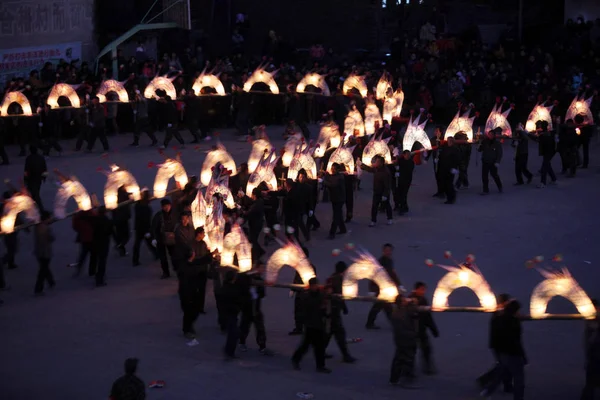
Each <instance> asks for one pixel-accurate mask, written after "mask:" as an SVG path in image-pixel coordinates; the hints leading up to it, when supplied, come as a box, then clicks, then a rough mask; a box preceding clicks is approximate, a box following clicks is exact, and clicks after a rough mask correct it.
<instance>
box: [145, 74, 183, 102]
mask: <svg viewBox="0 0 600 400" xmlns="http://www.w3.org/2000/svg"><path fill="white" fill-rule="evenodd" d="M157 90H163V91H164V92H165V93H167V96H169V97H170V98H171V100H175V99H176V98H177V90H175V86H174V85H173V81H172V79H171V78H167V77H165V76H157V77H156V78H154V79H152V81H150V83H149V84H148V86H146V89H145V90H144V97H145V98H147V99H152V98H158V96H157V95H156V91H157Z"/></svg>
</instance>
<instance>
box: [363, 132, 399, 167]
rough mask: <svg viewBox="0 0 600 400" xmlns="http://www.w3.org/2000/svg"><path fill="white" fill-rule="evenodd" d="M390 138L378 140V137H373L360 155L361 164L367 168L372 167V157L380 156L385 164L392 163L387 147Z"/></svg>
mask: <svg viewBox="0 0 600 400" xmlns="http://www.w3.org/2000/svg"><path fill="white" fill-rule="evenodd" d="M390 139H391V138H387V139H378V135H373V137H372V138H371V140H369V143H367V145H366V146H365V148H364V149H363V153H362V163H363V164H365V165H366V166H367V167H371V166H372V165H373V163H372V162H373V157H375V156H381V157H383V159H384V160H385V163H386V164H391V163H392V153H390V148H389V147H388V142H389V141H390Z"/></svg>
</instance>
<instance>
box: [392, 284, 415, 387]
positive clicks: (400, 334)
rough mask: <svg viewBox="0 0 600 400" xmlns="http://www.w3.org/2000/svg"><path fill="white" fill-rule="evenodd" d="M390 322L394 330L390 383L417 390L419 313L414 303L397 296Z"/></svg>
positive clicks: (400, 295)
mask: <svg viewBox="0 0 600 400" xmlns="http://www.w3.org/2000/svg"><path fill="white" fill-rule="evenodd" d="M392 308H393V310H392V311H391V314H390V321H391V323H392V328H393V330H394V344H395V348H396V349H395V352H394V358H393V360H392V367H391V371H390V383H391V384H392V385H397V384H400V385H401V387H403V388H406V389H417V388H419V386H418V385H417V384H416V382H415V380H416V377H415V356H416V354H417V342H418V330H417V326H418V319H419V313H418V310H417V307H416V305H415V303H414V302H413V301H412V300H410V299H407V298H406V297H404V296H403V295H402V294H399V295H398V297H396V301H395V303H394V304H393V305H392Z"/></svg>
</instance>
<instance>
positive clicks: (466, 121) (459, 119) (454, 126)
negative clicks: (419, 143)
mask: <svg viewBox="0 0 600 400" xmlns="http://www.w3.org/2000/svg"><path fill="white" fill-rule="evenodd" d="M470 114H471V107H469V108H468V109H467V111H465V112H464V113H463V114H462V115H461V113H460V110H458V112H457V113H456V115H455V116H454V119H453V120H452V121H451V122H450V125H448V128H447V129H446V133H445V134H444V140H448V138H449V137H454V135H456V134H457V133H458V132H464V133H465V135H467V138H468V140H469V142H472V141H473V121H475V116H473V117H470V116H469V115H470ZM409 150H410V149H409Z"/></svg>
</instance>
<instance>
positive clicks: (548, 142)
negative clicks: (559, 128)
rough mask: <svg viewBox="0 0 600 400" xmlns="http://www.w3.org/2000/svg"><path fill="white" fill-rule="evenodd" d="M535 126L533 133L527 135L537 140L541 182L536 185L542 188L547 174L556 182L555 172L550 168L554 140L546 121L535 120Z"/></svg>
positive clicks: (554, 149) (553, 152) (553, 182)
mask: <svg viewBox="0 0 600 400" xmlns="http://www.w3.org/2000/svg"><path fill="white" fill-rule="evenodd" d="M535 128H536V132H535V134H529V137H530V138H531V139H532V140H535V141H536V142H538V150H539V154H540V155H541V156H542V168H541V171H540V175H541V178H540V179H541V182H540V184H539V185H538V188H540V189H542V188H545V187H546V177H547V176H548V175H550V180H551V183H552V184H555V183H556V174H554V170H553V169H552V158H553V157H554V155H555V154H556V142H555V140H554V135H553V134H552V132H549V131H548V122H546V121H537V122H536V124H535Z"/></svg>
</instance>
